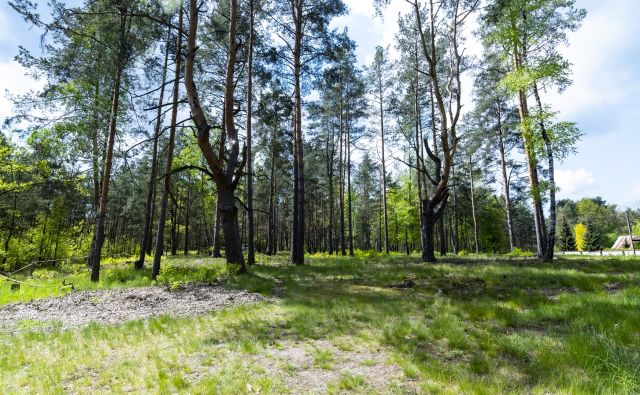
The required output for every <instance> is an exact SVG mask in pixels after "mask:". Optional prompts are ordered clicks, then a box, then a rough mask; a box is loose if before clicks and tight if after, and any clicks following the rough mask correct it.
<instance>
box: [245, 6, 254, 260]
mask: <svg viewBox="0 0 640 395" xmlns="http://www.w3.org/2000/svg"><path fill="white" fill-rule="evenodd" d="M253 22H254V21H253V0H249V42H248V43H247V45H248V46H249V48H248V55H247V209H248V210H247V216H248V218H247V263H248V264H249V265H250V266H251V265H253V264H254V263H255V261H256V258H255V245H254V238H255V237H254V233H253V232H254V223H253V218H254V213H253V156H252V152H251V149H252V146H251V137H252V136H251V134H252V133H253V132H252V130H251V117H252V116H253Z"/></svg>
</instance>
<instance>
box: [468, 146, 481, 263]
mask: <svg viewBox="0 0 640 395" xmlns="http://www.w3.org/2000/svg"><path fill="white" fill-rule="evenodd" d="M469 180H470V181H471V183H470V187H471V188H470V193H471V216H472V219H473V243H474V246H475V251H476V254H478V253H479V252H480V245H479V243H478V218H477V217H478V216H477V214H476V197H475V191H474V182H473V162H472V158H471V156H469Z"/></svg>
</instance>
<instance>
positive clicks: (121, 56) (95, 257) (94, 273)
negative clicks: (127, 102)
mask: <svg viewBox="0 0 640 395" xmlns="http://www.w3.org/2000/svg"><path fill="white" fill-rule="evenodd" d="M126 34H127V16H126V9H125V10H123V11H122V12H121V14H120V48H119V49H118V56H117V60H116V74H115V78H114V81H113V96H112V102H111V113H110V116H109V138H108V139H107V149H106V153H105V161H104V173H103V176H102V190H101V191H100V204H99V208H98V215H97V219H96V229H95V235H94V243H93V248H92V251H91V253H90V255H89V263H90V265H91V281H93V282H97V281H99V280H100V259H101V255H102V245H103V244H104V229H105V221H106V219H107V203H108V197H109V185H110V181H111V167H112V163H113V147H114V144H115V139H116V130H117V122H118V110H119V107H120V88H121V84H122V73H123V72H124V68H125V64H126V57H127V54H126V52H127V47H126Z"/></svg>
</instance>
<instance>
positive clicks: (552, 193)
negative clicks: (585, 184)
mask: <svg viewBox="0 0 640 395" xmlns="http://www.w3.org/2000/svg"><path fill="white" fill-rule="evenodd" d="M533 95H534V97H535V99H536V104H537V106H538V111H539V112H540V120H539V122H538V123H539V126H540V132H541V134H542V141H544V145H545V148H546V153H547V166H548V171H549V229H548V232H547V240H546V242H547V245H546V248H545V251H544V256H543V258H544V259H545V260H548V261H550V260H553V250H554V248H555V244H556V178H555V164H554V155H553V144H552V143H551V139H550V138H549V134H548V133H547V128H546V125H545V123H544V119H543V117H542V113H543V111H544V108H543V107H542V101H541V100H540V93H539V92H538V84H537V83H535V82H534V83H533Z"/></svg>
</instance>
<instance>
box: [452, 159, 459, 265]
mask: <svg viewBox="0 0 640 395" xmlns="http://www.w3.org/2000/svg"><path fill="white" fill-rule="evenodd" d="M451 178H452V179H453V188H452V189H453V226H452V233H453V236H452V244H453V253H454V254H456V255H457V254H458V251H459V250H460V232H459V228H458V224H459V222H460V221H459V215H458V187H457V186H456V165H455V163H453V164H452V165H451Z"/></svg>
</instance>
